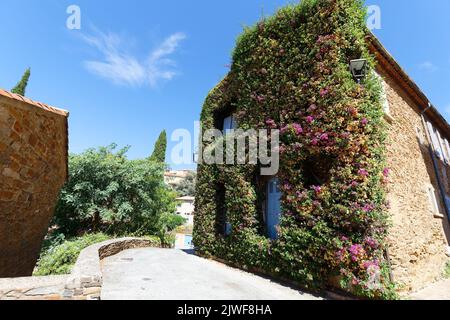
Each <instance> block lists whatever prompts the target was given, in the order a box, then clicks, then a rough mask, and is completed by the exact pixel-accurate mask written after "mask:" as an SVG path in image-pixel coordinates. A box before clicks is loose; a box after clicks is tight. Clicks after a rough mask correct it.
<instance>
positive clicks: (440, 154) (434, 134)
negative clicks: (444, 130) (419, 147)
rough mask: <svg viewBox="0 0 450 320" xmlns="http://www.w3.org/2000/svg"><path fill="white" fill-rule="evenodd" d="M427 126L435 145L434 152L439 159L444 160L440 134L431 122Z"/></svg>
mask: <svg viewBox="0 0 450 320" xmlns="http://www.w3.org/2000/svg"><path fill="white" fill-rule="evenodd" d="M427 126H428V132H429V133H430V137H431V143H432V144H433V148H434V151H435V152H436V155H437V156H438V157H439V159H441V160H443V152H442V149H441V145H440V143H439V137H438V132H437V131H436V129H435V128H434V127H433V125H432V124H431V123H430V122H427Z"/></svg>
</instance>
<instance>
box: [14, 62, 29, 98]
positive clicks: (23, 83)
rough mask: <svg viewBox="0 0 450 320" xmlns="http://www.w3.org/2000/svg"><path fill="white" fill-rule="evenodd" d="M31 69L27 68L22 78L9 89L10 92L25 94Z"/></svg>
mask: <svg viewBox="0 0 450 320" xmlns="http://www.w3.org/2000/svg"><path fill="white" fill-rule="evenodd" d="M30 75H31V70H30V68H28V69H27V70H26V71H25V73H24V74H23V76H22V79H21V80H20V81H19V82H18V83H17V85H16V86H15V87H14V88H13V89H12V90H11V92H12V93H15V94H20V95H21V96H25V91H26V89H27V85H28V80H29V79H30Z"/></svg>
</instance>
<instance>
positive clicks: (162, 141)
mask: <svg viewBox="0 0 450 320" xmlns="http://www.w3.org/2000/svg"><path fill="white" fill-rule="evenodd" d="M166 149H167V133H166V130H163V131H162V132H161V134H160V135H159V137H158V140H156V143H155V148H154V150H153V154H152V156H151V157H150V160H151V161H155V162H159V163H165V162H166Z"/></svg>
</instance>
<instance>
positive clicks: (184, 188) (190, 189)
mask: <svg viewBox="0 0 450 320" xmlns="http://www.w3.org/2000/svg"><path fill="white" fill-rule="evenodd" d="M196 180H197V174H196V173H195V172H191V173H189V174H188V175H187V176H186V178H185V179H183V180H181V182H180V183H178V184H174V185H173V186H172V188H173V190H174V191H175V192H176V193H177V195H178V196H179V197H185V196H195V184H196Z"/></svg>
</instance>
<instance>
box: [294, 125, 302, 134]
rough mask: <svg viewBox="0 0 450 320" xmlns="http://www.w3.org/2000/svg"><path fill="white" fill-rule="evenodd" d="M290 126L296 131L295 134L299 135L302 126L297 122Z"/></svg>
mask: <svg viewBox="0 0 450 320" xmlns="http://www.w3.org/2000/svg"><path fill="white" fill-rule="evenodd" d="M292 127H293V128H294V130H295V133H296V134H297V135H301V134H302V133H303V128H302V126H301V125H299V124H298V123H294V124H293V125H292Z"/></svg>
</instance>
